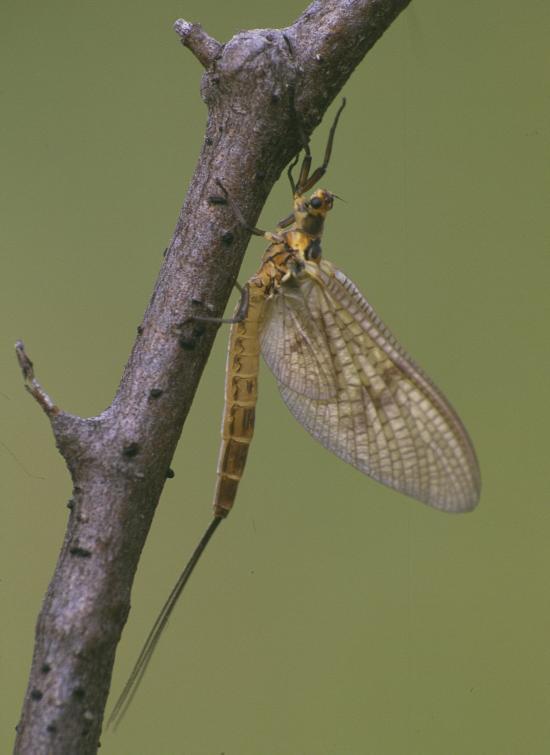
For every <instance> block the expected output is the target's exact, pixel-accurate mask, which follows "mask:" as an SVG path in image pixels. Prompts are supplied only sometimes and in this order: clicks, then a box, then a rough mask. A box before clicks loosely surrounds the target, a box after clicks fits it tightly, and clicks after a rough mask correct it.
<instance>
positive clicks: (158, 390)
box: [149, 388, 164, 398]
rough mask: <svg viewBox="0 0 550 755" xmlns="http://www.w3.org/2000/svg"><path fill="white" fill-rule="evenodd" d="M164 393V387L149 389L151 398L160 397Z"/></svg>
mask: <svg viewBox="0 0 550 755" xmlns="http://www.w3.org/2000/svg"><path fill="white" fill-rule="evenodd" d="M163 393H164V391H163V390H162V388H151V390H150V391H149V396H150V397H151V398H160V397H161V396H162V394H163Z"/></svg>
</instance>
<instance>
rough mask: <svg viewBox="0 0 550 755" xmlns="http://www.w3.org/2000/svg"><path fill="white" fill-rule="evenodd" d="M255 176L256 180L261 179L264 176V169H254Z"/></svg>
mask: <svg viewBox="0 0 550 755" xmlns="http://www.w3.org/2000/svg"><path fill="white" fill-rule="evenodd" d="M256 178H257V179H258V181H263V180H264V178H265V171H264V170H258V171H256Z"/></svg>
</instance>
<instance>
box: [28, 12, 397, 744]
mask: <svg viewBox="0 0 550 755" xmlns="http://www.w3.org/2000/svg"><path fill="white" fill-rule="evenodd" d="M408 2H409V0H322V1H321V0H318V1H316V2H313V3H312V4H311V5H310V6H309V7H308V8H307V10H305V11H304V13H303V14H302V15H301V16H300V18H298V19H297V21H296V22H295V23H294V24H293V25H292V26H290V27H288V28H286V29H283V30H280V29H260V30H254V31H244V32H240V33H239V34H237V35H236V36H234V37H233V38H232V39H231V40H230V41H229V42H227V44H225V45H221V44H220V43H219V42H217V41H216V40H214V39H212V38H210V37H209V36H208V35H207V34H206V33H205V32H204V31H203V30H202V29H201V27H200V26H199V25H197V24H189V23H187V22H185V21H182V20H180V21H178V22H176V24H175V30H176V32H177V34H178V35H179V36H180V39H181V41H182V43H183V44H184V45H185V46H186V47H188V48H189V49H190V50H191V51H192V52H193V53H194V54H195V56H196V57H197V58H198V59H199V60H200V62H201V63H202V64H203V66H204V68H205V73H204V75H203V79H202V85H201V94H202V97H203V99H204V101H205V102H206V104H207V106H208V123H207V127H206V134H205V139H204V143H203V147H202V150H201V154H200V156H199V160H198V164H197V167H196V170H195V173H194V176H193V179H192V181H191V185H190V187H189V191H188V194H187V197H186V199H185V203H184V205H183V208H182V210H181V213H180V216H179V218H178V221H177V224H176V229H175V232H174V235H173V238H172V241H171V243H170V246H169V248H168V249H167V252H166V255H165V259H164V262H163V265H162V268H161V270H160V273H159V277H158V280H157V282H156V285H155V288H154V291H153V294H152V297H151V300H150V302H149V306H148V307H147V310H146V312H145V314H144V316H143V320H142V323H141V325H140V327H139V328H138V334H137V338H136V341H135V344H134V347H133V349H132V353H131V355H130V357H129V360H128V363H127V365H126V368H125V370H124V374H123V376H122V380H121V382H120V385H119V387H118V390H117V393H116V396H115V398H114V400H113V403H112V404H111V406H110V407H109V408H108V409H107V410H106V411H105V412H103V414H101V415H100V416H97V417H92V418H81V417H78V416H75V415H72V414H69V413H67V412H64V411H62V410H61V409H59V408H58V407H57V406H56V405H55V404H54V402H53V401H52V400H51V399H50V398H49V396H48V395H47V394H46V392H45V391H44V390H43V389H42V388H41V386H40V385H39V384H38V382H37V381H36V379H35V377H34V372H33V367H32V363H31V362H30V360H29V358H28V357H27V355H26V353H25V351H24V347H23V345H22V344H21V343H18V346H17V352H18V357H19V361H20V365H21V368H22V371H23V375H24V379H25V382H26V386H27V388H28V390H29V391H30V393H31V394H32V395H33V396H34V397H35V398H36V399H37V400H38V402H39V404H40V405H41V407H42V409H43V410H44V411H45V412H46V414H47V415H48V417H49V419H50V422H51V426H52V430H53V433H54V436H55V442H56V444H57V447H58V449H59V451H60V453H61V454H62V455H63V457H64V459H65V461H66V463H67V467H68V469H69V472H70V474H71V477H72V481H73V496H72V498H71V501H70V502H69V507H70V510H71V511H70V517H69V522H68V527H67V531H66V535H65V539H64V543H63V546H62V549H61V553H60V555H59V559H58V562H57V565H56V568H55V572H54V575H53V578H52V581H51V583H50V585H49V587H48V591H47V594H46V597H45V600H44V603H43V606H42V609H41V612H40V615H39V618H38V622H37V627H36V641H35V648H34V656H33V661H32V668H31V672H30V679H29V685H28V689H27V692H26V696H25V700H24V705H23V710H22V715H21V720H20V723H19V725H18V727H17V730H18V733H17V739H16V744H15V752H16V753H19V754H23V753H25V754H30V753H32V754H33V755H40V754H41V753H55V755H65V754H69V753H71V754H74V753H79V755H87V754H88V753H95V752H96V750H97V747H98V745H99V736H100V732H101V725H102V720H103V711H104V707H105V702H106V699H107V694H108V691H109V684H110V680H111V672H112V667H113V662H114V657H115V649H116V645H117V643H118V641H119V639H120V635H121V632H122V629H123V627H124V624H125V622H126V619H127V616H128V611H129V604H130V603H129V602H130V590H131V586H132V581H133V579H134V574H135V571H136V567H137V563H138V559H139V556H140V553H141V550H142V548H143V544H144V542H145V538H146V536H147V533H148V530H149V527H150V525H151V521H152V518H153V515H154V512H155V508H156V506H157V503H158V500H159V497H160V494H161V492H162V489H163V486H164V481H165V479H166V476H167V473H168V470H169V466H170V461H171V459H172V455H173V453H174V450H175V447H176V444H177V442H178V439H179V437H180V433H181V430H182V427H183V423H184V421H185V418H186V416H187V413H188V411H189V408H190V406H191V402H192V400H193V397H194V395H195V391H196V389H197V384H198V381H199V379H200V377H201V373H202V371H203V369H204V366H205V363H206V360H207V358H208V355H209V353H210V349H211V347H212V343H213V340H214V337H215V334H216V330H217V325H216V324H212V323H205V324H202V323H201V324H197V322H196V321H195V323H193V321H192V320H189V318H191V317H192V316H193V315H203V316H205V315H206V316H210V317H212V316H213V317H216V316H221V314H222V312H223V310H224V308H225V305H226V302H227V300H228V298H229V295H230V293H231V290H232V287H233V285H234V282H235V280H236V277H237V273H238V270H239V266H240V264H241V260H242V257H243V255H244V252H245V249H246V246H247V243H248V240H249V235H250V234H249V231H248V230H247V229H246V228H245V227H243V225H242V223H240V222H239V220H238V219H237V218H236V217H235V213H234V212H233V211H232V209H231V207H230V206H229V205H228V204H226V203H223V202H220V193H221V192H220V188H219V186H218V184H217V181H221V183H222V184H223V186H224V187H225V188H226V189H227V191H228V192H229V194H230V196H231V198H232V200H233V202H234V204H235V205H237V206H238V207H239V208H240V210H241V212H242V214H243V215H244V217H245V218H246V220H247V222H248V223H249V224H250V225H254V224H255V222H256V219H257V217H258V215H259V213H260V211H261V208H262V206H263V204H264V202H265V200H266V198H267V196H268V194H269V192H270V190H271V188H272V186H273V184H274V182H275V181H276V180H277V178H278V177H279V175H280V173H281V171H282V170H283V168H284V167H285V165H286V164H287V163H288V162H289V160H290V159H291V158H292V157H293V156H294V155H295V154H296V153H297V152H298V150H299V149H300V147H301V146H302V141H303V138H304V135H308V134H309V133H311V131H312V130H313V129H314V128H315V126H316V125H317V124H318V123H319V121H320V120H321V118H322V116H323V114H324V112H325V110H326V109H327V107H328V106H329V104H330V103H331V101H332V100H333V99H334V98H335V96H336V95H337V94H338V92H339V91H340V90H341V88H342V87H343V85H344V83H345V82H346V80H347V78H348V77H349V76H350V74H351V73H352V71H353V70H354V68H355V67H356V66H357V65H358V63H359V62H360V61H361V59H362V58H363V56H364V55H365V54H366V52H367V51H368V50H369V49H370V48H371V47H372V46H373V44H374V43H375V42H376V40H377V39H378V38H379V37H380V36H381V34H382V33H383V32H384V31H385V29H386V28H387V27H388V26H389V25H390V24H391V22H392V21H393V20H394V19H395V18H396V16H397V15H398V14H399V13H400V12H401V10H403V9H404V8H405V7H406V6H407V5H408Z"/></svg>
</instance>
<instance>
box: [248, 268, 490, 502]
mask: <svg viewBox="0 0 550 755" xmlns="http://www.w3.org/2000/svg"><path fill="white" fill-rule="evenodd" d="M262 353H263V354H264V356H265V358H266V361H267V363H268V365H269V367H270V368H271V370H272V371H273V373H274V374H275V377H276V378H277V381H278V383H279V390H280V392H281V395H282V397H283V399H284V401H285V403H286V404H287V406H288V408H289V409H290V411H291V412H292V414H293V415H294V416H295V417H296V419H297V420H298V421H299V422H300V423H301V424H302V425H303V426H304V427H305V428H306V430H307V431H308V432H309V433H311V435H313V437H314V438H316V439H317V440H318V441H320V442H321V443H322V444H323V445H324V446H325V447H326V448H328V449H329V450H330V451H333V452H334V453H335V454H336V455H337V456H339V457H340V458H342V459H344V461H346V462H348V463H349V464H352V465H353V466H355V467H357V468H358V469H360V470H361V471H362V472H364V473H365V474H368V475H370V476H371V477H373V478H374V479H376V480H378V481H380V482H382V483H384V484H385V485H389V486H390V487H392V488H395V489H396V490H399V491H401V492H403V493H406V494H407V495H410V496H412V497H413V498H417V499H419V500H421V501H424V502H425V503H428V504H429V505H431V506H434V507H436V508H439V509H443V510H445V511H456V512H459V511H467V510H468V509H472V508H473V507H474V506H475V505H476V503H477V500H478V497H479V487H480V477H479V468H478V464H477V460H476V457H475V453H474V450H473V447H472V444H471V442H470V439H469V437H468V434H467V433H466V430H465V429H464V426H463V425H462V423H461V421H460V419H459V418H458V416H457V415H456V413H455V412H454V410H453V409H452V407H451V406H450V404H449V403H448V402H447V400H446V399H445V398H444V396H443V395H442V394H441V393H440V392H439V390H438V389H437V388H436V387H435V386H434V385H433V383H432V382H431V381H430V380H429V378H428V377H427V376H426V375H425V374H424V373H423V372H422V371H421V370H420V369H419V368H418V367H417V366H416V365H415V364H414V362H413V361H412V360H411V359H410V358H409V356H408V355H407V354H406V353H405V351H404V350H403V349H402V348H401V346H399V344H398V343H397V341H396V340H395V338H394V337H393V336H392V334H391V333H390V332H389V331H388V329H387V328H386V326H385V325H384V324H383V323H382V321H381V320H380V318H379V317H378V316H377V315H376V313H375V312H374V310H373V309H372V307H371V306H370V304H369V303H368V302H367V301H366V299H364V297H363V296H362V295H361V294H360V292H359V291H358V290H357V288H356V287H355V286H354V284H353V283H352V282H351V281H350V280H349V279H348V278H346V276H345V275H344V274H343V273H341V272H340V271H339V270H336V269H335V268H334V267H333V266H332V265H331V264H330V263H328V262H327V261H325V260H323V262H322V263H321V269H320V280H319V282H318V283H316V282H314V281H311V279H306V280H304V283H303V285H300V286H294V287H292V288H291V287H284V286H283V288H282V289H281V291H280V293H278V294H277V295H276V296H275V298H274V301H273V303H272V304H271V306H270V307H269V308H268V310H267V313H266V322H265V325H264V330H263V339H262ZM287 360H288V361H287Z"/></svg>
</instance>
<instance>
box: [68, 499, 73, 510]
mask: <svg viewBox="0 0 550 755" xmlns="http://www.w3.org/2000/svg"><path fill="white" fill-rule="evenodd" d="M67 508H68V509H71V510H72V509H74V498H69V500H68V501H67Z"/></svg>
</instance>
